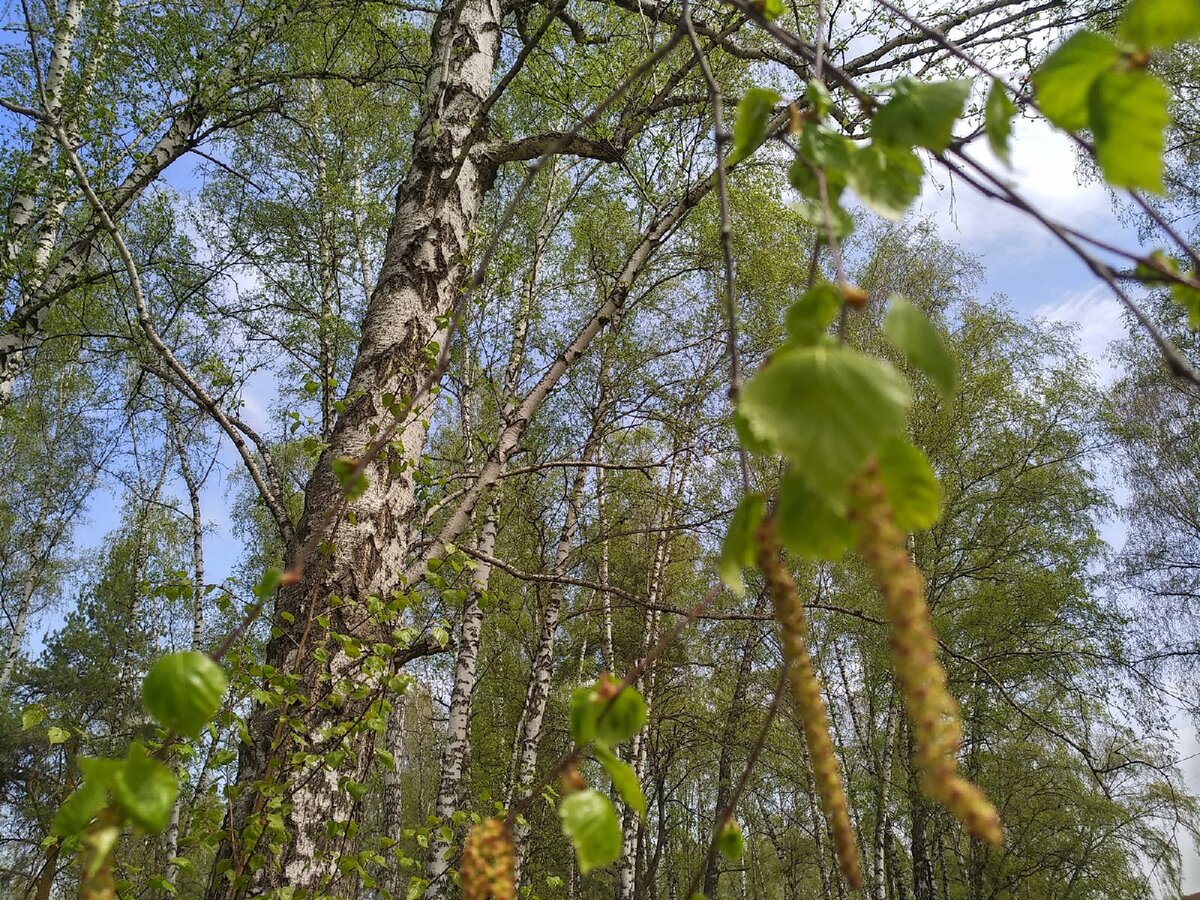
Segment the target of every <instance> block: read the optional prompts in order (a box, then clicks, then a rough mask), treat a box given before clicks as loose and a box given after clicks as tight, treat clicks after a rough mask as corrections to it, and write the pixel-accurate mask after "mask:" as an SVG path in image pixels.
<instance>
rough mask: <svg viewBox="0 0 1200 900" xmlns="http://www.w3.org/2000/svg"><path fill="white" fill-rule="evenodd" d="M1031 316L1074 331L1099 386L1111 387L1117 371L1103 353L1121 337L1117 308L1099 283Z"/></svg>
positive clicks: (1049, 305)
mask: <svg viewBox="0 0 1200 900" xmlns="http://www.w3.org/2000/svg"><path fill="white" fill-rule="evenodd" d="M1034 316H1035V317H1037V318H1039V319H1045V320H1047V321H1049V322H1065V323H1067V324H1069V325H1072V326H1074V327H1075V333H1076V335H1077V337H1078V339H1079V347H1080V349H1081V350H1082V351H1083V352H1084V354H1086V355H1087V357H1088V359H1090V360H1091V363H1092V367H1093V368H1094V369H1095V370H1096V374H1097V376H1098V377H1099V378H1100V381H1101V383H1102V384H1106V385H1107V384H1111V383H1112V382H1113V381H1114V380H1115V379H1116V376H1117V369H1116V367H1115V366H1114V365H1113V363H1112V360H1110V359H1109V358H1108V356H1107V353H1106V351H1107V350H1108V347H1109V345H1110V344H1111V343H1112V342H1113V341H1116V340H1120V339H1121V338H1122V337H1124V336H1125V322H1124V319H1123V317H1122V313H1121V305H1120V303H1118V302H1117V300H1116V298H1115V297H1113V296H1112V294H1111V293H1110V292H1109V290H1108V286H1107V285H1105V284H1103V283H1096V284H1093V285H1091V286H1090V287H1087V288H1084V289H1082V290H1079V291H1075V292H1073V293H1071V294H1068V295H1067V296H1066V297H1063V298H1062V299H1061V300H1057V301H1054V302H1052V303H1044V304H1042V305H1041V306H1039V307H1038V308H1037V309H1036V310H1034Z"/></svg>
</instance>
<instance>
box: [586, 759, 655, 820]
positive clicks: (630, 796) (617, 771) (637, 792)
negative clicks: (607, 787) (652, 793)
mask: <svg viewBox="0 0 1200 900" xmlns="http://www.w3.org/2000/svg"><path fill="white" fill-rule="evenodd" d="M593 749H594V751H595V754H596V759H598V760H600V764H601V765H602V766H604V768H605V769H607V770H608V774H609V776H610V777H611V778H612V783H613V787H614V788H615V789H616V791H617V793H618V794H620V795H621V799H622V800H624V801H625V805H626V806H628V807H629V808H630V809H632V810H633V811H634V812H636V813H637V814H638V815H639V816H640V817H641V818H642V820H643V821H645V819H646V795H645V794H643V793H642V786H641V785H640V784H638V777H637V772H635V771H633V766H631V765H629V764H628V763H625V762H622V761H621V760H620V759H618V758H617V754H615V753H613V752H612V751H611V750H609V749H608V747H606V746H604V745H603V744H597V745H596V746H595V747H594V748H593Z"/></svg>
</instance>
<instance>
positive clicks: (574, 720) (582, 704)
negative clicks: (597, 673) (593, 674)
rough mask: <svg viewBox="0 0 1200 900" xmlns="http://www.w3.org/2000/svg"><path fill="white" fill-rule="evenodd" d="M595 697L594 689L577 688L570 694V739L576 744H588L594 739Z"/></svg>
mask: <svg viewBox="0 0 1200 900" xmlns="http://www.w3.org/2000/svg"><path fill="white" fill-rule="evenodd" d="M595 695H596V689H595V688H594V687H577V688H575V690H573V691H572V692H571V707H570V715H569V718H570V722H571V737H572V739H574V741H575V743H577V744H589V743H591V742H592V741H593V740H595V738H596V712H597V709H596V704H594V703H593V702H592V698H593V697H595Z"/></svg>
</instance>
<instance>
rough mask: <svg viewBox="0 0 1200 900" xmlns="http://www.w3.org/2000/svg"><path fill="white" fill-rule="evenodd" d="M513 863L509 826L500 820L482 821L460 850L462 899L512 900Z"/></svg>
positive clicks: (472, 830) (513, 882)
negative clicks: (492, 899)
mask: <svg viewBox="0 0 1200 900" xmlns="http://www.w3.org/2000/svg"><path fill="white" fill-rule="evenodd" d="M516 864H517V851H516V848H515V847H514V846H513V839H512V833H511V832H510V831H509V830H508V826H507V825H505V824H504V822H502V821H501V820H500V819H484V820H483V821H482V822H480V823H479V824H478V825H476V826H475V827H474V828H472V829H471V833H470V834H469V835H467V843H466V845H465V846H464V847H463V852H462V862H461V864H460V866H459V870H458V874H459V879H460V880H461V881H462V896H463V900H488V898H494V900H514V898H515V897H516V895H517V883H516Z"/></svg>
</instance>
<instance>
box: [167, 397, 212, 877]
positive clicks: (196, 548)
mask: <svg viewBox="0 0 1200 900" xmlns="http://www.w3.org/2000/svg"><path fill="white" fill-rule="evenodd" d="M167 410H168V411H167V430H168V432H169V433H170V436H171V441H172V443H174V444H175V452H176V454H177V455H178V456H179V473H180V474H181V475H182V476H183V483H184V485H185V486H186V487H187V492H188V501H189V502H190V504H191V507H192V515H191V519H190V521H189V524H190V526H191V531H192V649H193V650H200V649H201V647H202V644H203V640H204V516H203V513H202V510H201V508H200V482H199V480H198V479H197V478H196V473H195V471H194V470H193V469H192V462H191V459H190V458H189V456H188V451H187V442H186V440H185V438H184V435H183V434H182V433H181V432H180V430H179V423H178V422H177V421H176V419H175V415H174V411H173V409H172V408H171V407H170V406H168V407H167ZM206 771H207V766H206V767H205V769H204V770H203V771H202V772H201V780H203V778H204V774H205V772H206ZM183 804H184V798H183V795H182V794H181V795H180V796H179V797H177V798H176V800H175V805H174V806H173V807H172V809H171V821H170V823H169V824H168V825H167V833H166V836H165V849H164V851H163V856H164V857H165V858H166V861H167V875H166V878H167V883H168V884H170V885H172V886H174V885H175V883H176V881H177V880H178V878H179V867H178V866H176V865H175V864H174V863H172V862H171V860H173V859H174V858H175V857H176V856H178V855H179V822H180V816H181V813H182V808H183Z"/></svg>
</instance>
